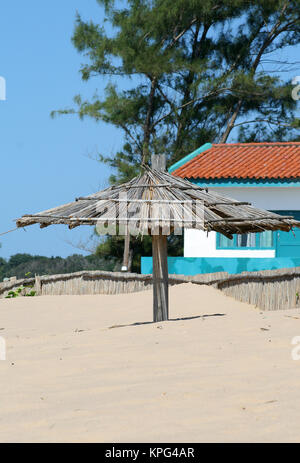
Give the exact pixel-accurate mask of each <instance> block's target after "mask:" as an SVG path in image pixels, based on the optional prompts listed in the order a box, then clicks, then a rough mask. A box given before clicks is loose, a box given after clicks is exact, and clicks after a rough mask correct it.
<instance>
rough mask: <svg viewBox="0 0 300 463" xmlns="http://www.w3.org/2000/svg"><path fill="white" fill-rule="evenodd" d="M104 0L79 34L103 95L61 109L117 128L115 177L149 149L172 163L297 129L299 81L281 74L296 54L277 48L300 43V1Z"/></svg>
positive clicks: (123, 177)
mask: <svg viewBox="0 0 300 463" xmlns="http://www.w3.org/2000/svg"><path fill="white" fill-rule="evenodd" d="M98 3H99V5H100V6H101V7H102V8H104V10H105V18H106V21H105V22H104V23H103V24H97V23H96V22H95V21H92V20H91V21H84V20H83V19H82V18H81V17H80V16H79V15H78V16H77V18H76V26H75V30H74V34H73V38H72V40H73V44H74V46H75V47H76V49H77V50H78V52H79V53H81V54H82V55H83V61H84V63H83V65H82V67H81V70H80V72H81V76H82V79H83V80H85V81H89V80H92V79H94V80H95V83H96V82H100V86H101V94H100V95H99V94H95V96H94V98H93V99H92V100H85V99H84V98H83V97H82V96H81V95H77V96H76V97H75V98H74V103H75V104H74V107H73V108H70V109H66V110H61V111H56V112H54V114H55V113H60V114H70V113H73V114H78V116H79V117H80V118H85V117H90V118H92V119H93V120H95V121H102V122H105V123H108V124H112V125H113V126H115V127H116V128H118V129H120V131H121V132H122V133H123V138H124V144H123V146H122V148H121V149H119V150H118V151H117V152H115V153H114V154H113V156H111V157H106V156H104V155H103V154H100V155H99V159H100V160H101V161H102V162H105V163H107V164H108V165H109V166H110V167H112V168H113V171H114V173H113V175H112V176H111V177H110V181H111V182H112V183H117V182H124V181H128V180H130V179H131V178H132V177H133V176H135V175H136V174H138V173H139V172H140V169H141V166H142V165H143V164H145V163H149V159H150V155H151V153H157V154H159V153H165V154H167V156H168V161H169V163H170V164H172V163H174V162H176V161H177V160H178V159H180V158H182V157H183V156H185V155H186V154H188V153H190V152H192V151H193V150H194V149H196V148H197V147H199V146H201V145H202V144H203V143H206V142H215V143H216V142H227V141H228V140H233V141H242V142H247V141H251V142H254V141H256V142H258V141H276V140H281V141H282V140H289V139H295V138H296V137H298V136H299V120H298V119H297V118H296V117H295V109H296V102H295V101H294V100H293V99H292V98H291V89H292V87H291V84H290V82H288V81H285V80H284V79H283V78H282V77H281V76H283V75H284V72H283V71H285V70H287V69H288V68H289V66H290V63H288V62H287V60H286V59H282V58H280V56H283V53H282V51H284V50H285V49H287V48H288V47H293V46H296V45H297V44H299V37H300V23H299V11H300V0H291V1H288V0H254V1H251V2H249V1H248V0H223V1H218V2H216V1H215V0H127V1H124V2H121V4H120V2H119V1H114V0H98ZM104 82H106V85H105V88H103V87H104ZM102 90H103V92H102ZM118 243H119V241H118V239H114V238H109V239H108V240H107V242H106V243H104V244H101V246H100V248H99V254H100V255H102V254H105V253H107V252H108V249H109V252H110V253H112V255H114V254H113V253H114V252H116V253H119V252H120V249H119V250H118V251H117V249H116V246H117V244H118ZM132 244H133V246H135V247H138V244H137V243H135V244H134V243H132ZM146 248H147V245H146V244H145V248H144V255H145V253H146V252H147V249H146ZM175 248H176V247H175ZM137 255H138V253H137Z"/></svg>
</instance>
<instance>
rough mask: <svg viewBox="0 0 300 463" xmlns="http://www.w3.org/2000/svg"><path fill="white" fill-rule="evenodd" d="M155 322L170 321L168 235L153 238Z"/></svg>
mask: <svg viewBox="0 0 300 463" xmlns="http://www.w3.org/2000/svg"><path fill="white" fill-rule="evenodd" d="M152 256H153V321H154V322H161V321H164V320H168V319H169V294H168V278H169V276H168V255H167V237H166V235H162V234H159V235H153V236H152Z"/></svg>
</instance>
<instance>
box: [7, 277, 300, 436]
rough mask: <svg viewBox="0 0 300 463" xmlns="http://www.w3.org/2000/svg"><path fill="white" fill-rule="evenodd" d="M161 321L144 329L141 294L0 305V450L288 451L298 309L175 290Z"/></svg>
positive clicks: (299, 419) (147, 313) (190, 288)
mask: <svg viewBox="0 0 300 463" xmlns="http://www.w3.org/2000/svg"><path fill="white" fill-rule="evenodd" d="M170 316H171V318H172V320H171V321H169V322H164V323H158V324H153V323H145V322H149V321H151V319H152V292H151V291H147V292H143V293H135V294H127V295H119V296H100V295H99V296H52V297H51V296H45V297H36V298H18V299H15V300H7V299H2V300H0V335H1V336H3V337H5V339H6V342H7V360H6V361H1V362H0V375H1V376H0V387H1V394H0V441H1V442H74V441H75V442H76V441H77V442H87V441H94V442H95V441H98V442H203V441H204V442H211V441H212V442H240V441H243V442H249V441H250V442H274V441H280V442H283V441H284V442H291V441H295V442H299V441H300V432H299V429H300V360H299V361H295V360H292V358H291V349H292V345H291V339H292V338H293V337H294V336H297V335H298V336H300V311H299V310H287V311H278V312H261V311H259V310H258V309H255V308H254V307H252V306H249V305H246V304H242V303H240V302H237V301H235V300H234V299H232V298H229V297H226V296H224V295H223V294H222V293H220V292H218V291H216V290H214V289H213V288H210V287H197V286H194V285H192V284H186V285H181V286H177V287H172V288H171V289H170ZM180 317H187V319H180ZM189 317H191V318H190V319H189ZM192 317H196V318H192ZM293 317H296V318H293ZM135 322H141V324H139V325H133V324H134V323H135ZM112 325H126V326H125V327H116V328H113V329H109V327H111V326H112ZM2 328H4V329H2ZM262 328H264V329H265V330H262ZM266 330H268V331H266Z"/></svg>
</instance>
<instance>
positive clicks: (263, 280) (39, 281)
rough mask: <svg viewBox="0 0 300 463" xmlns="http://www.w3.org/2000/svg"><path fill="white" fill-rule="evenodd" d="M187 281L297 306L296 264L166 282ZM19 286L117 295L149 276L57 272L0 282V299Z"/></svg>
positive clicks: (275, 305)
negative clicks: (274, 268)
mask: <svg viewBox="0 0 300 463" xmlns="http://www.w3.org/2000/svg"><path fill="white" fill-rule="evenodd" d="M187 282H191V283H193V284H198V285H210V286H213V287H215V288H217V289H219V290H221V291H223V292H224V293H225V294H226V295H228V296H232V297H234V298H235V299H237V300H239V301H243V302H247V303H249V304H253V305H255V306H256V307H259V308H260V309H263V310H280V309H289V308H292V307H298V306H300V300H299V295H300V267H296V268H291V269H279V270H264V271H260V272H243V273H240V274H237V275H232V274H228V273H227V272H218V273H207V274H199V275H194V276H185V275H169V284H170V286H172V285H177V284H182V283H187ZM20 286H25V287H26V286H28V287H29V286H33V289H34V290H35V291H36V294H37V295H40V296H46V295H84V294H121V293H132V292H138V291H144V290H146V289H151V288H152V275H140V274H136V273H121V272H105V271H98V270H96V271H81V272H75V273H67V274H61V275H46V276H36V277H35V278H26V279H20V280H16V279H15V278H14V279H11V280H9V281H5V282H2V283H0V298H4V297H5V296H7V294H8V292H9V291H14V290H16V289H17V288H19V287H20Z"/></svg>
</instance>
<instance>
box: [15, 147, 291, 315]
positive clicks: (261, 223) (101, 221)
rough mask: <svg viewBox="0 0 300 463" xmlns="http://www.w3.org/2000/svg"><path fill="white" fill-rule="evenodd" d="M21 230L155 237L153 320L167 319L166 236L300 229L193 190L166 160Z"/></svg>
mask: <svg viewBox="0 0 300 463" xmlns="http://www.w3.org/2000/svg"><path fill="white" fill-rule="evenodd" d="M16 223H17V226H18V227H25V226H28V225H32V224H35V223H39V224H40V227H41V228H44V227H48V226H49V225H52V224H66V225H68V226H69V228H74V227H78V226H79V225H96V228H97V231H98V233H99V234H107V232H108V233H110V234H114V233H116V232H119V234H124V235H126V234H132V235H145V234H151V235H152V254H153V319H154V321H162V320H167V319H168V316H169V314H168V263H167V236H168V235H170V234H171V233H177V234H179V233H181V231H182V229H183V228H197V229H200V230H205V231H207V232H210V231H216V232H219V233H222V234H223V235H225V236H227V237H229V238H232V235H233V234H235V233H238V234H242V233H250V232H252V233H256V232H263V231H265V230H283V231H290V230H291V229H292V227H294V226H296V227H299V228H300V222H298V221H296V220H294V218H293V217H292V216H280V215H278V214H274V213H272V212H268V211H265V210H262V209H258V208H255V207H253V206H251V204H250V203H246V202H240V201H236V200H234V199H231V198H228V197H225V196H222V195H220V194H218V193H216V192H214V191H210V190H208V189H207V188H202V187H198V186H196V185H193V184H192V183H191V182H189V181H187V180H183V179H181V178H179V177H174V176H173V175H170V174H169V173H167V172H166V171H165V157H164V156H158V155H154V156H152V167H151V168H149V167H147V166H144V169H143V173H142V174H141V175H139V176H138V177H135V178H134V179H133V180H131V181H130V182H127V183H124V184H122V185H116V186H111V187H109V188H106V189H105V190H103V191H100V192H98V193H95V194H92V195H90V196H85V197H80V198H77V199H76V201H75V202H72V203H68V204H64V205H62V206H59V207H56V208H53V209H48V210H46V211H43V212H40V213H38V214H29V215H24V216H22V217H21V218H20V219H18V220H17V221H16Z"/></svg>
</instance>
